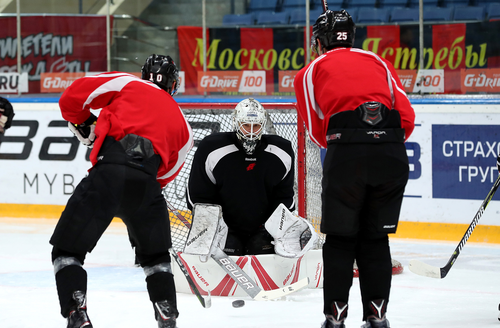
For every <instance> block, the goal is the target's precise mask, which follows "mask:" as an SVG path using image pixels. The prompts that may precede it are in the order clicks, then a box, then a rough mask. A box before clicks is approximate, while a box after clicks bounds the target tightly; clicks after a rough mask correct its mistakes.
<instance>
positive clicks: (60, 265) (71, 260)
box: [54, 256, 82, 274]
mask: <svg viewBox="0 0 500 328" xmlns="http://www.w3.org/2000/svg"><path fill="white" fill-rule="evenodd" d="M70 265H77V266H82V263H81V262H80V261H78V259H77V258H76V257H70V256H59V257H58V258H56V259H55V260H54V274H56V273H58V272H59V271H61V270H62V269H64V268H65V267H67V266H70Z"/></svg>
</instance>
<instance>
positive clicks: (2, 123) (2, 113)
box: [0, 97, 15, 134]
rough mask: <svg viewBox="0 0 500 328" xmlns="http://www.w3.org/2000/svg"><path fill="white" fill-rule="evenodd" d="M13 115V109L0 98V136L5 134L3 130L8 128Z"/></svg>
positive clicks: (8, 102) (7, 102) (6, 101)
mask: <svg viewBox="0 0 500 328" xmlns="http://www.w3.org/2000/svg"><path fill="white" fill-rule="evenodd" d="M14 115H15V114H14V108H12V105H11V103H10V101H8V100H7V99H5V98H2V97H0V134H3V133H5V130H7V129H8V128H10V126H11V125H12V120H13V119H14Z"/></svg>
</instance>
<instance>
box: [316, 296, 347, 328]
mask: <svg viewBox="0 0 500 328" xmlns="http://www.w3.org/2000/svg"><path fill="white" fill-rule="evenodd" d="M332 310H333V311H332V312H333V315H332V314H328V315H327V316H326V320H325V322H323V325H321V328H345V324H344V321H345V318H346V317H347V304H346V303H343V302H333V303H332Z"/></svg>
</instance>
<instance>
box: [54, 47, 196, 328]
mask: <svg viewBox="0 0 500 328" xmlns="http://www.w3.org/2000/svg"><path fill="white" fill-rule="evenodd" d="M178 86H179V79H178V70H177V67H176V66H175V63H174V62H173V60H172V59H171V58H170V57H169V56H161V55H151V56H149V57H148V58H147V60H146V63H145V64H144V66H143V67H142V79H140V78H138V77H136V76H134V75H130V74H127V73H122V72H109V73H103V74H99V75H95V76H88V77H83V78H80V79H78V80H76V81H75V82H73V84H72V85H71V86H70V87H69V88H68V89H67V90H66V91H65V92H64V93H63V95H62V96H61V99H60V100H59V106H60V108H61V113H62V116H63V118H64V119H65V120H67V121H68V122H69V128H70V130H71V131H72V132H73V133H74V134H75V135H76V136H77V137H78V139H79V140H80V141H81V142H82V143H83V144H85V145H86V146H88V147H90V148H92V152H91V153H90V160H91V162H92V168H91V169H90V170H89V174H88V176H87V177H86V178H84V179H83V180H82V181H81V182H80V183H79V184H78V186H77V187H76V189H75V191H74V193H73V195H72V196H71V197H70V199H69V200H68V203H67V205H66V208H65V210H64V212H63V213H62V214H61V218H60V219H59V222H58V224H57V226H56V228H55V231H54V233H53V235H52V237H51V239H50V243H51V244H52V245H53V249H52V262H53V264H54V272H55V278H56V286H57V292H58V295H59V302H60V306H61V314H62V315H63V316H64V317H65V318H68V325H67V327H68V328H82V327H86V328H90V327H92V324H91V323H90V319H89V317H88V314H87V306H86V293H87V273H86V271H85V270H84V269H83V264H84V260H85V256H86V254H87V252H90V251H92V249H93V248H94V246H95V245H96V243H97V241H98V240H99V238H100V237H101V236H102V234H103V233H104V231H105V230H106V228H107V227H108V225H109V224H110V222H111V220H112V219H113V217H115V216H116V217H120V218H121V219H122V220H123V222H124V223H125V224H126V226H127V230H128V233H129V238H130V241H131V243H132V245H133V246H134V247H135V250H136V256H137V259H138V261H139V263H140V265H141V266H142V267H143V269H144V273H145V275H146V284H147V290H148V293H149V298H150V300H151V302H152V303H153V308H154V313H155V318H156V320H157V321H158V327H162V328H167V327H168V328H171V327H175V326H176V323H175V322H176V318H177V316H178V311H177V304H176V294H175V286H174V279H173V275H172V268H171V264H170V255H169V252H168V250H169V248H170V247H171V237H170V224H169V217H168V211H167V207H166V203H165V199H164V197H163V195H162V193H161V189H162V187H164V186H165V185H166V184H167V183H169V182H170V181H172V180H173V179H174V178H175V177H176V175H177V174H178V173H179V171H180V169H181V167H182V165H183V163H184V160H185V157H186V154H187V152H188V151H189V150H190V148H191V147H192V144H193V139H192V131H191V127H190V125H189V124H188V122H187V121H186V119H185V117H184V115H183V114H182V111H181V110H180V108H179V106H178V104H177V103H176V102H175V101H174V100H173V98H172V95H173V94H174V93H175V92H176V90H177V88H178ZM91 109H101V111H100V114H99V117H96V116H95V115H94V114H93V113H91V111H90V110H91Z"/></svg>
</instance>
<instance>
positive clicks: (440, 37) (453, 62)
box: [424, 24, 465, 93]
mask: <svg viewBox="0 0 500 328" xmlns="http://www.w3.org/2000/svg"><path fill="white" fill-rule="evenodd" d="M432 50H433V51H432V52H428V53H427V56H429V57H427V58H428V61H429V62H432V63H433V68H435V69H444V72H445V76H446V78H445V79H444V89H445V90H447V91H448V92H450V93H460V90H461V88H460V69H461V68H465V61H464V60H463V58H464V57H465V24H443V25H434V26H433V27H432ZM432 56H433V59H434V60H432ZM424 57H425V54H424Z"/></svg>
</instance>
